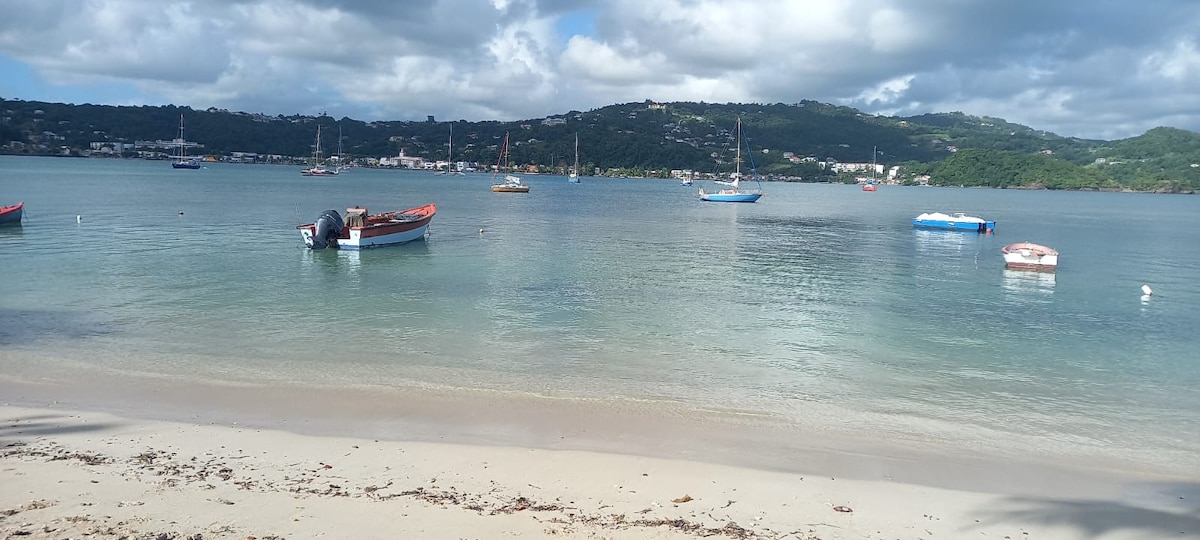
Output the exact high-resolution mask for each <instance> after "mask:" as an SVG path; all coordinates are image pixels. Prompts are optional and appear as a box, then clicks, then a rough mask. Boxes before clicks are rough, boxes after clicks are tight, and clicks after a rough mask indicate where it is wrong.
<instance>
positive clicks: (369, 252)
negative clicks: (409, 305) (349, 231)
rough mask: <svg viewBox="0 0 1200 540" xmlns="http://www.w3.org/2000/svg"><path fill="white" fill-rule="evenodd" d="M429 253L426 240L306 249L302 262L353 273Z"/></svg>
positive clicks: (408, 261) (334, 271) (329, 270)
mask: <svg viewBox="0 0 1200 540" xmlns="http://www.w3.org/2000/svg"><path fill="white" fill-rule="evenodd" d="M428 254H429V244H428V242H409V243H407V244H402V245H397V246H387V247H382V248H376V249H307V248H305V249H304V250H303V258H302V260H303V262H304V266H305V267H308V268H312V269H317V270H321V271H323V272H327V273H330V274H332V275H343V276H356V275H358V273H359V272H360V271H363V270H369V269H371V268H384V267H397V268H398V267H404V266H406V265H408V264H411V263H412V261H416V260H420V259H424V258H425V257H426V256H427V255H428Z"/></svg>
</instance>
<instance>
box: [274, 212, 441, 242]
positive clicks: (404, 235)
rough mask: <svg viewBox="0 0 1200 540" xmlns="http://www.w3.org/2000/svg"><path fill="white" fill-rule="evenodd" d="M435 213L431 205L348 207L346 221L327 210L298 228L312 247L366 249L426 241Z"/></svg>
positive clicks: (339, 215)
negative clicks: (373, 210) (374, 210)
mask: <svg viewBox="0 0 1200 540" xmlns="http://www.w3.org/2000/svg"><path fill="white" fill-rule="evenodd" d="M436 213H437V207H436V206H434V205H432V204H427V205H425V206H419V207H417V208H410V209H408V210H401V211H398V212H385V213H382V214H368V213H367V209H366V208H361V207H358V206H355V207H353V208H347V209H346V219H345V221H343V220H342V216H341V214H338V212H337V210H326V211H324V212H321V215H320V216H318V217H317V220H316V221H314V222H312V223H309V224H307V225H299V226H297V227H296V228H297V229H300V236H301V237H303V238H304V245H306V246H308V247H310V248H312V249H325V248H327V247H328V248H334V249H339V248H340V249H367V248H375V247H381V246H392V245H396V244H404V243H407V242H412V241H414V240H424V239H425V237H426V235H427V234H428V233H429V222H430V221H432V220H433V215H434V214H436Z"/></svg>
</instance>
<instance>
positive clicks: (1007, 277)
mask: <svg viewBox="0 0 1200 540" xmlns="http://www.w3.org/2000/svg"><path fill="white" fill-rule="evenodd" d="M1055 275H1056V274H1053V273H1047V272H1029V271H1025V270H1009V269H1007V268H1006V269H1004V290H1006V291H1008V292H1011V293H1015V294H1053V293H1054V283H1055Z"/></svg>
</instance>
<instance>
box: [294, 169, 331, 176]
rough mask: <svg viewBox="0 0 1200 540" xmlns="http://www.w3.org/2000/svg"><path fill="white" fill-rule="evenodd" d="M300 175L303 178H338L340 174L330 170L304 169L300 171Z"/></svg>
mask: <svg viewBox="0 0 1200 540" xmlns="http://www.w3.org/2000/svg"><path fill="white" fill-rule="evenodd" d="M300 174H301V175H303V176H337V175H338V172H337V171H331V170H329V169H304V170H302V171H300Z"/></svg>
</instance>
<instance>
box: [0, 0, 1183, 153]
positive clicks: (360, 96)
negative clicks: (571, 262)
mask: <svg viewBox="0 0 1200 540" xmlns="http://www.w3.org/2000/svg"><path fill="white" fill-rule="evenodd" d="M0 11H2V12H4V13H5V17H3V18H0V55H4V56H6V57H8V58H10V59H13V60H16V61H19V62H23V63H25V64H27V65H29V66H30V67H32V68H33V69H34V70H35V71H36V72H37V73H38V74H39V75H40V76H41V77H42V78H43V79H44V80H46V81H48V82H50V83H52V84H59V85H76V84H94V83H97V82H118V83H126V84H127V85H132V87H134V88H137V89H138V90H139V91H140V94H139V95H130V96H129V97H128V100H127V101H129V102H144V103H168V102H170V103H177V104H184V105H191V106H193V107H201V108H202V107H208V106H218V107H225V108H230V109H235V110H250V111H262V112H266V113H269V114H276V113H283V114H291V113H297V112H300V113H315V112H321V111H329V112H330V113H331V114H335V115H348V116H354V117H359V118H364V119H408V118H416V119H423V118H424V117H425V115H427V114H434V115H436V116H438V117H440V118H465V119H470V120H482V119H517V118H536V117H540V116H545V115H549V114H555V113H561V112H565V111H567V110H572V109H589V108H593V107H598V106H603V105H607V104H611V103H617V102H625V101H640V100H643V99H646V98H650V99H655V100H660V101H671V100H690V101H710V102H725V101H754V102H795V101H800V100H803V99H815V100H819V101H825V102H831V103H839V104H847V105H850V106H854V107H858V108H861V109H863V110H864V111H867V112H873V113H893V112H894V113H896V114H917V113H924V112H941V111H952V110H961V111H963V112H968V113H972V114H979V115H988V116H998V117H1003V118H1006V119H1008V120H1011V121H1014V122H1019V123H1024V124H1028V125H1030V126H1032V127H1035V128H1038V129H1046V130H1049V131H1054V132H1057V133H1060V134H1063V135H1076V136H1085V137H1121V136H1129V135H1134V134H1137V133H1140V132H1141V131H1142V130H1144V129H1147V128H1149V127H1154V126H1156V125H1162V124H1167V125H1176V126H1178V127H1183V128H1187V129H1192V130H1200V113H1197V112H1196V111H1200V102H1198V99H1200V98H1197V97H1195V96H1196V93H1195V92H1194V88H1195V87H1196V85H1197V83H1200V80H1198V79H1200V52H1198V50H1197V42H1196V38H1195V35H1194V29H1195V28H1198V27H1200V5H1193V3H1191V2H1187V1H1185V0H1169V1H1163V2H1156V3H1149V4H1148V3H1140V4H1129V3H1127V2H1119V1H1117V0H1097V2H1093V3H1091V4H1087V5H1083V4H1076V3H1051V4H1047V3H1044V2H1035V1H1033V0H1012V1H1008V2H952V3H947V2H940V1H930V0H915V1H913V2H905V3H895V2H889V1H885V0H844V1H833V0H830V1H799V0H659V1H654V2H647V1H645V0H607V1H600V0H553V1H551V0H239V1H233V0H211V1H207V2H194V1H191V0H82V1H80V0H41V1H39V2H23V1H19V0H0ZM580 13H586V14H587V15H588V16H592V17H594V19H595V20H594V21H592V24H590V25H587V26H588V28H589V30H588V35H577V36H569V35H559V34H558V32H559V29H558V27H557V26H556V24H557V20H556V18H557V17H559V16H564V15H570V14H575V15H578V14H580ZM3 78H4V75H0V88H6V87H7V86H5V85H4V84H5V81H4V80H3ZM13 97H21V98H24V99H38V96H13Z"/></svg>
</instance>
